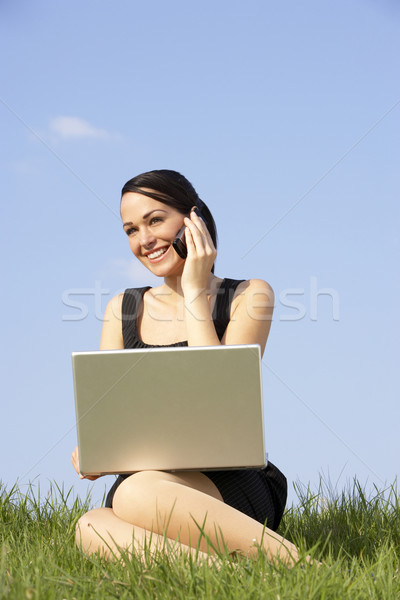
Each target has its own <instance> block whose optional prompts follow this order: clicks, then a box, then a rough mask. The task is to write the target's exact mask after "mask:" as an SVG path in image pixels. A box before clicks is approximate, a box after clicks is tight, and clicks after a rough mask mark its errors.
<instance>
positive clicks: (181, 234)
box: [172, 206, 203, 259]
mask: <svg viewBox="0 0 400 600" xmlns="http://www.w3.org/2000/svg"><path fill="white" fill-rule="evenodd" d="M193 210H195V211H196V214H197V215H198V216H199V217H200V218H201V219H202V218H203V217H202V215H201V212H200V210H199V209H198V208H197V206H196V207H195V208H194V209H193ZM185 229H186V225H184V226H183V227H182V228H181V229H180V230H179V231H178V233H177V234H176V238H175V239H174V241H173V242H172V246H173V248H174V250H175V252H176V253H177V254H178V256H180V257H181V258H183V259H185V258H186V257H187V247H186V241H185Z"/></svg>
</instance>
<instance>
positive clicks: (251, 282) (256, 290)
mask: <svg viewBox="0 0 400 600" xmlns="http://www.w3.org/2000/svg"><path fill="white" fill-rule="evenodd" d="M233 281H240V283H239V284H238V286H237V287H236V290H235V296H243V295H246V296H250V295H254V294H262V295H264V296H269V297H270V298H272V299H273V298H274V290H273V289H272V287H271V286H270V284H269V283H268V282H267V281H265V280H264V279H245V280H233Z"/></svg>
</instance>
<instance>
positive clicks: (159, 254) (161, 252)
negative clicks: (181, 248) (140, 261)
mask: <svg viewBox="0 0 400 600" xmlns="http://www.w3.org/2000/svg"><path fill="white" fill-rule="evenodd" d="M170 248H171V245H169V246H163V247H161V248H158V249H157V250H152V251H151V252H149V253H147V254H146V257H147V258H148V259H149V261H150V262H151V263H158V262H161V261H162V260H163V259H164V258H165V255H166V254H168V252H169V250H170Z"/></svg>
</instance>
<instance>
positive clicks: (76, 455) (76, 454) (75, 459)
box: [71, 446, 101, 481]
mask: <svg viewBox="0 0 400 600" xmlns="http://www.w3.org/2000/svg"><path fill="white" fill-rule="evenodd" d="M71 460H72V464H73V466H74V469H75V471H76V472H77V473H78V475H79V477H80V478H81V479H89V481H96V479H98V478H99V477H101V475H82V474H81V472H80V470H79V450H78V446H75V450H74V451H73V453H72V459H71Z"/></svg>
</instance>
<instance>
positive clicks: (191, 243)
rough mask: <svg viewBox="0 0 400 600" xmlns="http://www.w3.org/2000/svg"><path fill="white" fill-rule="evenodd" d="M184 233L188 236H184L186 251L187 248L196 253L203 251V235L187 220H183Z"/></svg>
mask: <svg viewBox="0 0 400 600" xmlns="http://www.w3.org/2000/svg"><path fill="white" fill-rule="evenodd" d="M185 225H186V232H189V234H188V235H187V236H186V241H187V246H188V251H189V247H190V248H191V249H192V250H194V249H196V250H197V252H199V251H204V249H205V240H204V234H203V233H202V232H201V231H200V230H199V229H198V227H197V226H196V225H195V223H193V221H191V220H190V219H189V218H187V217H186V218H185Z"/></svg>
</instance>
